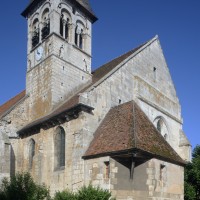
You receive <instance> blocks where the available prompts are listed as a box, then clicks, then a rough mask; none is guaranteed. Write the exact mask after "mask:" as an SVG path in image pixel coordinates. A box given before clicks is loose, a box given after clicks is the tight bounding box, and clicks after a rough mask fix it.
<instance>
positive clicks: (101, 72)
mask: <svg viewBox="0 0 200 200" xmlns="http://www.w3.org/2000/svg"><path fill="white" fill-rule="evenodd" d="M145 44H146V43H144V44H142V45H140V46H138V47H137V48H134V49H132V50H130V51H128V52H127V53H125V54H123V55H121V56H119V57H117V58H115V59H113V60H111V61H110V62H108V63H106V64H104V65H102V66H101V67H99V68H98V69H96V70H95V71H93V72H92V74H93V79H92V80H93V83H95V82H97V81H98V80H99V79H101V78H102V77H103V76H105V75H106V74H108V73H109V72H110V71H112V70H113V69H114V68H115V67H116V66H117V65H119V64H120V63H121V62H123V61H124V60H125V59H126V58H128V57H129V56H130V55H131V54H133V53H135V52H136V51H137V50H139V49H140V48H142V47H143V46H144V45H145Z"/></svg>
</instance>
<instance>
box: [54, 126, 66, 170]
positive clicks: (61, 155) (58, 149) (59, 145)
mask: <svg viewBox="0 0 200 200" xmlns="http://www.w3.org/2000/svg"><path fill="white" fill-rule="evenodd" d="M54 151H55V169H59V168H61V167H64V166H65V130H64V129H63V127H61V126H59V127H58V128H57V129H56V134H55V139H54Z"/></svg>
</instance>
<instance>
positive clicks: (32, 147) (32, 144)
mask: <svg viewBox="0 0 200 200" xmlns="http://www.w3.org/2000/svg"><path fill="white" fill-rule="evenodd" d="M28 153H29V169H32V167H33V158H34V155H35V140H34V139H30V141H29V152H28Z"/></svg>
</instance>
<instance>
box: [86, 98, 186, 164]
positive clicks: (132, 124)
mask: <svg viewBox="0 0 200 200" xmlns="http://www.w3.org/2000/svg"><path fill="white" fill-rule="evenodd" d="M131 150H141V151H143V152H146V153H148V154H149V155H152V157H157V158H160V159H161V160H162V159H163V160H166V161H170V162H172V163H176V164H180V165H184V164H185V163H184V161H183V160H182V159H181V158H180V156H179V155H178V154H177V153H176V152H175V151H174V150H173V148H172V147H171V146H170V145H169V144H168V142H167V141H166V140H165V139H164V138H163V136H162V135H161V134H160V133H159V132H158V131H157V129H156V128H155V126H154V125H153V124H152V122H151V121H150V120H149V119H148V117H147V116H146V115H145V113H144V112H143V111H142V110H141V109H140V108H139V106H138V105H137V104H136V103H135V102H134V101H131V102H127V103H124V104H122V105H119V106H116V107H114V108H112V109H111V110H110V111H109V112H108V114H107V115H106V117H105V118H104V120H103V121H102V123H101V124H100V126H99V127H98V129H97V130H96V133H95V134H94V139H93V140H92V142H91V144H90V146H89V148H88V150H87V151H86V153H85V155H84V158H91V157H99V156H102V155H112V154H113V153H117V152H124V151H129V152H130V151H131Z"/></svg>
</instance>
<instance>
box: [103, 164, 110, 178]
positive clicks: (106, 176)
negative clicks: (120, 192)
mask: <svg viewBox="0 0 200 200" xmlns="http://www.w3.org/2000/svg"><path fill="white" fill-rule="evenodd" d="M104 164H105V178H106V179H108V178H110V162H109V161H106V162H104Z"/></svg>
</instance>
